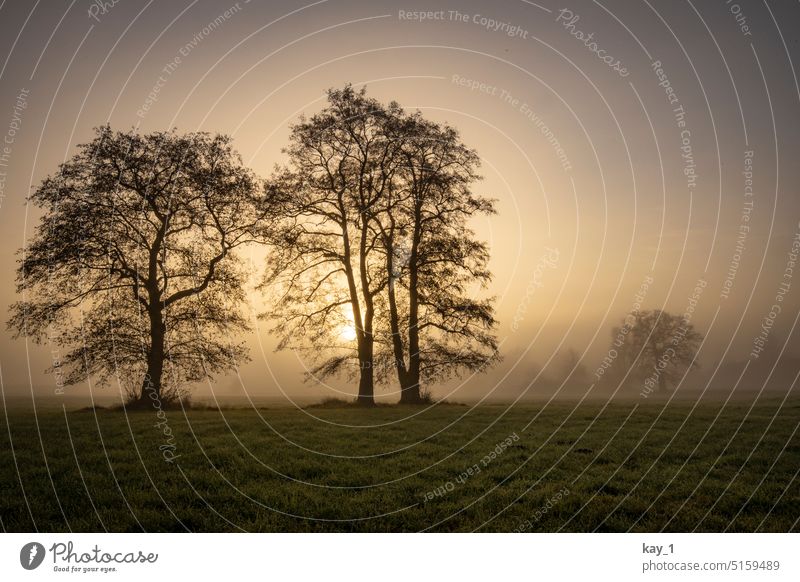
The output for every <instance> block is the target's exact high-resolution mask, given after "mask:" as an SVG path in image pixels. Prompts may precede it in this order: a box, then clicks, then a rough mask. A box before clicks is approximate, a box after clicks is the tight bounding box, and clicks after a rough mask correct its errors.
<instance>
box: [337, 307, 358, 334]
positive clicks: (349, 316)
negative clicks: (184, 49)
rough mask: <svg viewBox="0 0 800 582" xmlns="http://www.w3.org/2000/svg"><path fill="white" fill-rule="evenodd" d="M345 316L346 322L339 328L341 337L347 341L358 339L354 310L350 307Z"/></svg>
mask: <svg viewBox="0 0 800 582" xmlns="http://www.w3.org/2000/svg"><path fill="white" fill-rule="evenodd" d="M344 316H345V322H344V323H343V324H342V326H341V327H340V328H339V337H340V338H341V339H342V340H343V341H346V342H351V341H353V340H354V339H356V322H355V318H354V317H353V312H352V311H351V310H350V309H348V310H347V311H346V313H345V314H344Z"/></svg>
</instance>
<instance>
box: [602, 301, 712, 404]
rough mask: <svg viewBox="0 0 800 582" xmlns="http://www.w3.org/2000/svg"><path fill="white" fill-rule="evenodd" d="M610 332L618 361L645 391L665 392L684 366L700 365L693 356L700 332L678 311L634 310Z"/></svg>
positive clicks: (686, 367) (684, 368)
mask: <svg viewBox="0 0 800 582" xmlns="http://www.w3.org/2000/svg"><path fill="white" fill-rule="evenodd" d="M623 331H624V333H622V332H623ZM613 336H614V337H616V338H617V340H615V342H613V343H612V346H615V349H616V350H617V353H618V362H617V363H618V364H620V365H621V366H623V367H624V368H625V370H628V371H629V373H630V375H632V376H633V377H634V378H636V379H639V380H643V382H644V391H645V392H648V393H649V392H650V391H652V390H653V389H654V388H655V389H657V390H658V391H659V392H661V393H665V392H667V390H668V389H669V387H670V386H673V385H675V384H677V382H678V381H679V380H680V379H681V377H682V376H683V375H684V374H685V373H686V372H687V370H689V369H691V368H695V367H699V364H698V363H697V362H696V360H695V356H696V354H697V350H698V348H699V346H700V343H701V342H702V340H703V336H702V334H700V333H699V332H697V331H695V329H694V325H693V324H691V323H687V322H686V321H685V320H684V319H683V318H682V317H681V316H679V315H673V314H671V313H667V312H666V311H661V310H658V309H656V310H652V311H640V312H637V313H633V314H630V315H629V316H628V317H627V318H626V321H625V323H624V324H623V326H622V327H621V328H615V330H614V333H613Z"/></svg>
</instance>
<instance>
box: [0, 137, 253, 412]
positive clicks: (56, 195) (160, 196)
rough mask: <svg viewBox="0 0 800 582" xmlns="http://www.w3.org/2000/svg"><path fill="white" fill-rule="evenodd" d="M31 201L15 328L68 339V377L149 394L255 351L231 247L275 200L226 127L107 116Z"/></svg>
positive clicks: (166, 394)
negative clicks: (139, 122)
mask: <svg viewBox="0 0 800 582" xmlns="http://www.w3.org/2000/svg"><path fill="white" fill-rule="evenodd" d="M30 201H31V202H32V203H34V204H35V205H37V206H39V207H41V208H42V209H43V210H44V215H43V217H42V219H41V222H40V224H39V226H38V227H37V230H36V234H35V236H34V238H33V240H32V241H31V242H30V244H29V245H28V246H27V247H25V248H23V249H22V250H21V251H20V253H21V260H20V264H19V268H18V271H17V283H18V292H19V293H22V294H23V299H22V301H20V302H18V303H16V304H14V305H13V306H12V317H11V319H10V321H9V327H10V328H11V329H12V330H14V331H15V333H16V334H17V335H18V336H19V335H28V336H32V337H33V338H34V339H35V340H37V341H43V340H45V339H48V338H49V339H50V340H52V341H55V342H57V343H58V344H60V345H63V346H66V347H67V348H68V350H69V351H68V353H67V354H66V356H65V357H64V358H63V360H62V365H63V366H64V367H65V368H66V370H67V372H66V374H65V381H66V383H67V384H75V383H78V382H81V381H83V380H85V379H86V378H87V377H88V376H89V375H92V374H96V375H98V376H99V377H100V379H101V380H108V379H109V378H110V377H114V376H115V377H117V378H118V379H121V380H123V381H124V380H125V379H127V378H135V377H138V378H141V384H140V386H139V389H138V390H137V389H136V388H133V389H132V392H138V397H139V398H140V399H144V398H146V397H150V398H162V399H165V398H167V399H168V398H173V397H175V396H176V395H177V394H178V393H179V391H180V389H181V387H182V386H184V385H185V383H187V382H192V381H197V380H200V379H203V378H206V377H209V376H210V375H211V374H213V373H216V372H220V371H224V370H227V369H230V368H232V367H234V366H235V365H236V363H237V361H240V360H242V359H245V358H246V357H247V353H246V350H245V348H244V346H243V344H241V343H235V342H232V341H231V340H230V338H231V337H232V335H233V334H234V333H236V332H240V331H244V330H247V329H248V323H247V319H246V318H245V316H244V315H243V314H242V313H241V305H242V304H243V302H244V299H245V296H244V291H243V282H244V275H245V274H244V272H243V268H242V265H241V264H240V262H239V259H238V258H237V256H236V253H235V251H236V249H237V247H240V246H241V245H243V244H245V243H247V242H248V241H251V240H253V234H254V228H255V226H256V225H257V224H259V223H260V222H261V219H262V218H263V213H264V209H265V204H264V202H263V200H262V199H261V193H260V192H259V188H258V184H257V180H256V179H255V177H254V176H253V175H252V173H251V172H250V171H249V170H247V169H245V168H244V167H243V166H242V163H241V160H240V158H239V156H238V154H237V153H236V152H235V151H234V150H233V149H232V147H231V143H230V138H228V137H226V136H220V135H215V136H212V135H209V134H206V133H190V134H186V135H180V134H178V133H176V132H174V131H172V132H158V133H152V134H148V135H140V134H138V133H136V132H133V131H131V132H113V131H112V130H111V128H110V127H108V126H105V127H101V128H99V129H98V130H97V132H96V136H95V138H94V139H93V140H92V141H91V142H90V143H88V144H85V145H82V146H80V148H79V151H78V153H77V154H75V155H74V156H73V157H72V158H71V159H70V160H69V161H67V162H66V163H64V164H62V165H61V167H60V170H59V171H58V173H56V174H54V175H52V176H50V177H48V178H46V179H45V180H44V181H43V182H42V184H41V185H40V186H39V188H38V189H37V190H36V191H35V192H34V193H33V194H32V195H31V197H30ZM262 227H263V226H262ZM165 366H167V367H168V369H167V370H165ZM134 398H135V395H134Z"/></svg>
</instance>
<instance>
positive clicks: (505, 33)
mask: <svg viewBox="0 0 800 582" xmlns="http://www.w3.org/2000/svg"><path fill="white" fill-rule="evenodd" d="M799 16H800V6H798V5H797V3H793V2H770V3H767V2H755V1H752V2H751V1H738V2H732V1H730V2H729V1H725V0H719V1H713V2H699V1H696V0H695V1H694V2H689V1H669V2H667V1H661V2H656V1H654V0H645V1H642V2H636V3H633V2H622V1H617V2H610V1H604V2H586V1H570V2H569V3H566V4H565V3H558V4H557V3H555V2H552V1H550V0H542V1H541V2H536V3H534V2H528V1H527V0H501V1H498V2H493V3H486V2H474V1H468V2H465V1H459V2H438V1H434V2H418V1H417V2H408V3H406V2H400V3H398V2H384V1H378V2H352V1H338V0H321V1H317V2H308V3H306V2H269V3H264V2H257V1H256V0H253V1H252V2H247V1H245V0H240V1H239V2H227V1H221V2H210V1H202V0H193V1H192V0H179V1H174V2H155V1H150V2H144V1H134V0H118V1H117V2H116V3H114V2H111V1H108V2H105V3H104V2H99V1H98V2H89V1H87V0H74V1H64V2H47V3H44V2H35V3H34V2H28V1H23V0H13V1H5V2H3V3H0V30H1V32H2V33H1V34H0V47H1V48H0V79H2V83H0V134H2V138H0V139H3V143H2V144H0V242H2V244H0V273H2V274H3V277H2V278H0V310H2V312H3V313H4V314H7V313H8V305H9V304H11V303H12V302H13V301H14V300H15V298H16V295H15V291H14V269H15V265H16V260H17V255H16V254H15V253H16V251H17V250H18V249H20V248H21V247H23V246H24V244H25V241H26V240H28V239H29V238H30V235H31V232H32V229H33V228H34V227H35V225H36V223H37V220H38V218H39V213H38V211H37V209H36V208H34V207H31V206H27V205H26V204H25V198H26V196H27V195H28V194H29V193H30V192H31V191H32V189H34V188H35V187H36V186H37V185H38V184H39V183H40V181H41V180H42V179H43V178H45V177H46V176H47V175H49V174H52V173H53V172H54V171H55V170H56V169H57V167H58V164H59V163H61V162H62V161H64V160H66V159H68V158H69V157H70V156H71V155H73V154H74V153H75V151H76V147H77V145H78V144H81V143H85V142H86V141H88V140H90V139H91V137H92V134H93V128H94V127H97V126H99V125H101V124H105V123H110V124H111V125H112V126H113V127H115V128H117V129H131V128H135V129H137V130H139V131H142V132H148V131H155V130H162V129H166V128H172V127H175V128H177V129H178V130H180V131H198V130H202V131H209V132H219V133H225V134H229V135H231V136H232V137H233V140H234V144H235V147H236V148H237V149H238V151H239V152H240V153H241V154H242V157H243V159H244V161H245V163H246V164H247V165H248V166H250V167H251V168H252V169H253V170H254V171H255V172H256V173H258V174H259V175H261V176H264V177H266V176H268V175H269V173H270V172H271V171H272V169H273V167H274V166H275V164H279V163H282V162H285V156H284V154H283V153H282V152H281V149H282V147H284V146H285V144H286V143H287V139H288V135H289V125H290V124H291V123H292V122H293V121H294V120H296V119H297V118H298V116H300V115H301V114H303V113H306V114H310V113H314V112H315V111H318V110H320V109H321V108H322V107H323V106H324V99H325V91H326V90H327V89H329V88H331V87H342V86H343V85H345V84H346V83H352V84H354V85H355V86H361V85H365V84H366V86H367V90H368V93H369V94H370V95H371V96H373V97H376V98H378V99H380V100H382V101H385V102H388V101H390V100H396V101H397V102H399V103H400V104H401V105H402V106H403V107H404V108H406V109H407V110H411V111H413V110H415V109H419V110H421V111H422V112H423V113H424V115H426V116H427V117H429V118H431V119H434V120H437V121H441V122H447V123H449V124H451V125H453V126H455V127H457V128H458V129H459V130H460V132H461V135H462V138H463V140H464V142H465V143H466V144H467V145H469V146H471V147H474V148H475V149H476V150H477V152H478V154H479V155H480V157H481V160H482V173H483V175H484V180H483V181H482V182H480V184H478V185H477V186H476V191H477V192H478V193H480V194H483V195H486V196H489V197H492V198H496V199H497V208H498V214H497V215H495V216H492V217H489V218H482V219H480V220H479V221H477V222H476V223H475V224H473V226H474V228H475V230H476V232H477V233H478V235H479V236H480V237H481V238H482V239H484V240H487V241H488V242H489V244H490V247H491V252H492V260H491V269H492V271H493V273H494V281H493V283H492V285H491V287H490V288H489V289H488V290H487V291H486V293H487V295H494V296H496V297H497V304H496V305H497V315H498V320H499V322H500V323H499V326H498V330H497V335H498V338H499V339H500V342H501V353H502V354H503V356H504V361H503V362H502V363H501V364H500V365H498V366H497V367H496V368H495V369H493V370H491V371H489V372H487V373H485V374H483V375H479V376H475V377H467V378H464V379H463V381H458V382H451V383H448V384H446V385H443V386H438V387H435V389H434V393H435V394H436V395H439V396H448V397H450V398H453V399H456V400H458V399H459V398H483V397H491V398H516V397H518V396H519V395H520V394H525V395H529V396H530V395H537V394H538V393H537V390H538V389H539V388H537V385H536V384H535V383H533V384H532V383H531V380H532V379H533V378H534V376H535V373H536V371H537V370H539V369H541V368H543V367H544V368H546V369H552V368H553V367H554V366H557V365H558V364H557V362H558V361H559V358H561V357H562V356H563V354H564V352H565V351H566V350H570V349H571V350H575V352H576V353H577V354H578V355H579V357H580V359H581V362H582V364H583V365H584V366H585V368H586V369H587V371H588V380H587V382H586V386H585V388H584V389H583V390H584V391H589V390H590V389H591V388H592V386H593V384H592V378H593V377H594V376H593V373H594V372H595V370H597V368H598V367H599V366H600V365H601V363H602V359H603V357H604V356H605V355H606V354H607V352H608V349H609V340H610V334H611V329H612V327H613V326H615V325H618V324H619V322H620V321H621V319H622V318H623V316H624V315H625V314H626V313H628V312H629V311H631V310H632V309H634V308H637V307H640V308H641V309H665V310H668V311H671V312H675V313H686V312H690V316H691V323H692V324H694V325H695V327H696V328H697V329H698V330H699V331H701V332H702V333H703V334H704V335H705V336H706V340H705V342H704V343H703V345H702V347H701V350H700V352H699V354H698V359H699V361H700V363H701V364H702V366H703V369H704V370H705V372H704V374H705V375H704V376H703V378H705V379H707V378H709V377H713V375H714V374H715V373H716V372H718V373H719V374H720V377H722V374H723V371H724V370H729V369H730V368H731V367H732V366H733V367H735V366H741V365H745V364H747V363H748V361H751V362H752V364H753V369H756V368H758V369H759V370H762V372H760V375H759V374H755V375H749V376H748V377H747V378H748V379H747V382H748V386H747V387H746V389H748V390H755V391H758V390H759V388H760V387H761V386H762V385H763V380H764V379H766V378H767V377H768V375H769V373H770V372H769V367H764V366H761V367H760V368H759V366H758V365H757V364H760V363H761V362H763V361H764V358H765V357H766V356H765V355H760V360H761V362H757V360H759V358H756V357H754V356H753V355H752V352H753V348H754V345H755V344H754V342H755V340H756V339H757V338H758V337H759V336H760V334H763V333H766V336H765V337H766V344H767V346H768V348H769V350H768V352H769V353H770V354H773V355H774V357H775V358H778V357H779V358H780V359H778V360H777V362H778V364H777V366H778V369H780V371H781V372H783V373H784V374H783V375H782V376H781V378H783V376H785V377H786V378H788V379H789V380H786V381H784V380H781V382H782V383H778V384H779V385H778V386H777V389H783V390H788V389H789V388H790V385H791V381H790V380H791V378H794V377H795V376H796V374H797V373H798V370H799V369H800V368H799V365H798V361H799V360H798V358H800V343H799V342H798V337H797V331H796V326H797V318H798V313H800V309H799V307H800V271H798V270H797V269H796V268H793V264H792V261H793V258H792V257H793V256H794V255H793V254H792V253H793V252H794V251H796V250H797V247H794V251H793V242H794V241H795V240H796V237H797V236H798V234H800V224H799V223H800V195H798V184H800V175H798V173H800V164H797V163H796V159H795V158H796V152H797V151H800V143H798V141H800V115H798V113H800V90H798V81H797V75H796V71H795V64H796V63H797V62H798V61H800V51H798V34H797V31H796V29H795V28H792V27H790V26H789V24H790V23H791V22H797V21H798V17H799ZM264 252H265V251H264V249H252V250H251V251H248V252H247V259H248V261H250V262H251V263H252V265H253V267H254V268H256V269H257V268H258V267H259V265H260V264H261V262H262V259H263V253H264ZM779 298H780V299H779ZM263 301H264V298H263V297H262V296H260V295H259V294H258V293H256V292H253V293H251V305H250V306H248V309H249V311H250V312H251V314H255V313H257V312H258V311H259V310H260V309H261V308H262V306H263ZM775 305H778V306H779V309H780V312H779V313H775V311H776V310H775V309H774V307H773V306H775ZM770 313H774V314H775V317H770ZM4 319H7V315H4ZM254 325H255V326H256V330H255V332H254V333H253V334H252V335H251V336H250V337H249V338H247V339H248V343H249V345H250V346H251V352H252V354H251V355H252V358H253V359H252V361H251V362H249V363H247V364H244V365H242V366H241V368H240V369H239V370H238V373H237V374H230V375H227V376H224V377H221V378H218V379H217V382H216V383H214V384H206V385H202V386H198V387H197V394H198V395H199V396H200V397H204V398H209V397H212V395H218V396H219V397H234V396H235V397H245V396H247V397H251V396H252V397H257V398H271V397H281V398H283V397H287V398H290V399H303V398H310V397H317V396H319V395H321V394H328V395H335V394H340V393H342V394H343V393H352V392H353V387H352V385H351V383H348V382H347V381H344V380H334V381H331V382H330V383H329V384H328V385H320V384H311V385H309V384H303V382H302V372H303V370H304V368H305V366H306V365H307V364H308V363H307V362H305V361H303V358H302V357H301V356H300V355H298V354H294V353H286V352H282V353H275V351H274V348H275V346H276V341H275V338H273V337H271V335H270V333H269V331H268V329H267V325H266V324H265V323H264V322H261V321H255V320H254ZM765 329H766V332H765ZM51 352H52V346H48V345H41V346H37V345H34V344H32V343H30V342H26V341H25V340H13V339H12V338H11V337H10V334H9V333H8V332H7V331H3V332H2V335H0V366H1V367H2V370H1V372H0V375H1V376H2V386H3V392H4V394H5V395H10V396H14V395H29V394H31V393H33V394H35V395H37V396H41V397H45V396H48V395H53V393H54V388H55V380H54V378H52V377H50V376H47V375H45V374H44V373H43V370H44V369H45V368H47V367H48V366H49V365H50V362H51V358H52V356H51ZM704 382H705V380H704ZM695 384H696V385H695V386H693V388H694V389H697V390H702V389H703V387H704V386H705V384H704V383H702V382H701V383H695ZM734 389H741V390H744V389H745V387H741V388H740V387H739V386H738V385H737V387H736V388H734V387H730V390H734ZM90 390H92V391H93V392H92V393H93V394H94V393H96V394H113V393H114V392H113V391H114V387H113V386H112V387H108V388H102V387H100V386H91V387H90V386H88V385H84V386H76V387H73V388H69V389H68V392H69V394H70V395H75V396H86V395H88V394H89V391H90ZM103 390H105V391H106V392H103ZM722 390H723V391H724V390H725V387H724V386H723V388H722ZM541 393H542V394H544V392H541ZM383 394H384V395H386V396H387V397H389V396H390V394H391V392H390V391H388V392H387V391H384V392H383Z"/></svg>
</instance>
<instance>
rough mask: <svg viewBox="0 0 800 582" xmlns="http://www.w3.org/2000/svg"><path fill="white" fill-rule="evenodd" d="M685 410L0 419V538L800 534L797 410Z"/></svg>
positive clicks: (587, 407)
mask: <svg viewBox="0 0 800 582" xmlns="http://www.w3.org/2000/svg"><path fill="white" fill-rule="evenodd" d="M692 406H693V405H692V404H690V403H677V404H676V403H673V404H671V405H670V406H669V407H667V408H665V407H664V404H663V403H661V404H659V403H653V402H651V401H648V402H647V403H638V404H637V403H630V404H624V403H620V404H612V405H609V406H608V407H606V408H605V409H603V404H583V405H580V406H576V405H575V404H571V403H559V404H556V405H548V406H544V405H543V404H541V405H535V404H526V405H523V406H514V407H512V408H510V409H509V408H507V407H505V406H500V405H491V406H481V407H477V408H470V407H465V406H436V407H433V408H429V409H421V408H407V407H381V408H376V409H373V410H357V409H352V408H319V409H307V410H304V411H300V410H291V409H273V410H227V411H226V410H223V411H221V412H220V411H211V410H208V411H197V410H193V411H190V412H188V413H186V414H184V413H183V412H182V411H180V410H178V411H168V412H166V423H164V420H163V419H162V420H159V418H158V417H157V416H156V413H155V411H138V412H135V413H130V414H128V415H127V416H126V415H125V414H123V413H121V412H118V411H117V412H113V411H98V412H97V413H95V412H91V411H89V412H86V411H84V412H65V411H63V410H55V411H53V410H50V411H39V413H38V416H34V414H33V413H32V412H19V411H13V410H4V411H0V412H3V413H4V414H2V415H0V425H2V426H0V470H1V471H2V472H1V473H0V518H2V524H1V525H2V528H3V529H4V530H6V531H33V530H39V531H68V530H72V531H103V530H109V531H142V530H145V531H185V530H190V531H239V530H246V531H419V530H430V531H472V530H478V531H512V530H515V529H524V530H527V531H581V532H584V531H628V530H633V531H661V530H665V531H691V530H697V531H723V530H727V531H792V530H793V531H798V530H800V525H799V524H798V517H800V479H798V470H800V435H798V433H797V429H798V422H799V421H800V401H797V400H794V401H792V400H789V401H787V402H785V403H783V404H782V405H781V402H780V401H779V400H767V401H761V402H759V403H758V404H756V405H755V407H754V408H753V409H752V410H750V404H749V403H735V404H729V405H728V406H727V407H724V408H723V407H722V405H721V404H703V405H700V406H698V407H697V408H696V409H695V410H692ZM159 422H160V423H161V425H160V426H157V425H156V423H159ZM167 427H168V428H167ZM165 432H166V434H165ZM513 435H516V436H517V437H518V439H517V438H515V437H514V436H513ZM509 437H510V439H509V440H507V441H505V442H506V443H510V445H509V446H507V447H504V446H502V445H501V446H500V447H499V448H498V447H497V444H498V443H500V442H501V441H504V440H505V439H507V438H509ZM492 451H495V452H494V455H493V454H492ZM497 451H499V452H497ZM172 455H175V456H176V457H175V459H174V460H173V461H172V462H166V461H165V457H166V458H169V457H171V456H172ZM487 455H488V456H487ZM476 467H477V469H478V470H475V469H476ZM470 469H471V471H470ZM470 473H471V474H470ZM559 492H561V493H560V494H559ZM548 506H549V507H548Z"/></svg>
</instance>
